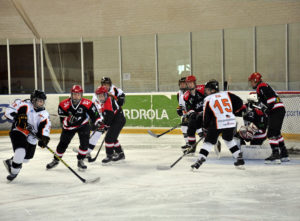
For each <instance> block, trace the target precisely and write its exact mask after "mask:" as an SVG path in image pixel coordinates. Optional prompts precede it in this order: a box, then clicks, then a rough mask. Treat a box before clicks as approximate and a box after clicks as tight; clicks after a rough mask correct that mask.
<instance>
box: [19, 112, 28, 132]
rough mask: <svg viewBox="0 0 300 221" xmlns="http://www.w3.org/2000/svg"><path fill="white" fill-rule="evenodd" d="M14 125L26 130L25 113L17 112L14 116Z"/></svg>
mask: <svg viewBox="0 0 300 221" xmlns="http://www.w3.org/2000/svg"><path fill="white" fill-rule="evenodd" d="M16 126H17V127H20V128H22V129H24V130H26V128H27V126H28V124H27V115H26V114H18V115H17V117H16Z"/></svg>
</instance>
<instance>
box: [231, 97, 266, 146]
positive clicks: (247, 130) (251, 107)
mask: <svg viewBox="0 0 300 221" xmlns="http://www.w3.org/2000/svg"><path fill="white" fill-rule="evenodd" d="M250 96H251V98H248V103H247V104H246V105H247V112H246V113H245V114H244V115H243V120H244V123H245V125H244V126H241V127H240V129H239V132H238V133H237V134H236V137H237V138H239V139H240V141H241V142H240V143H241V145H245V144H246V143H245V142H250V145H262V143H263V142H264V141H265V140H266V138H267V126H268V116H267V115H266V114H265V113H264V112H263V111H262V107H261V106H260V105H259V103H258V102H257V98H256V96H253V95H250Z"/></svg>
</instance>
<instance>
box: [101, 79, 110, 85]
mask: <svg viewBox="0 0 300 221" xmlns="http://www.w3.org/2000/svg"><path fill="white" fill-rule="evenodd" d="M104 84H109V85H110V86H111V85H112V81H111V79H110V78H109V77H102V79H101V85H102V86H103V85H104Z"/></svg>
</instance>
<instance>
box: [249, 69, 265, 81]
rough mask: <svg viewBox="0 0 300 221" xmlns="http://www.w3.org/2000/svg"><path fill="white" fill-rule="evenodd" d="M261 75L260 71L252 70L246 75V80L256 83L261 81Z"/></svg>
mask: <svg viewBox="0 0 300 221" xmlns="http://www.w3.org/2000/svg"><path fill="white" fill-rule="evenodd" d="M261 77H262V76H261V74H260V73H258V72H254V73H252V74H251V75H250V76H249V77H248V81H254V82H255V83H257V82H260V81H261Z"/></svg>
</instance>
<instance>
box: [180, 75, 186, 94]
mask: <svg viewBox="0 0 300 221" xmlns="http://www.w3.org/2000/svg"><path fill="white" fill-rule="evenodd" d="M178 86H179V89H180V90H181V91H182V92H184V91H186V90H187V84H186V77H182V78H180V79H179V81H178Z"/></svg>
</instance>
